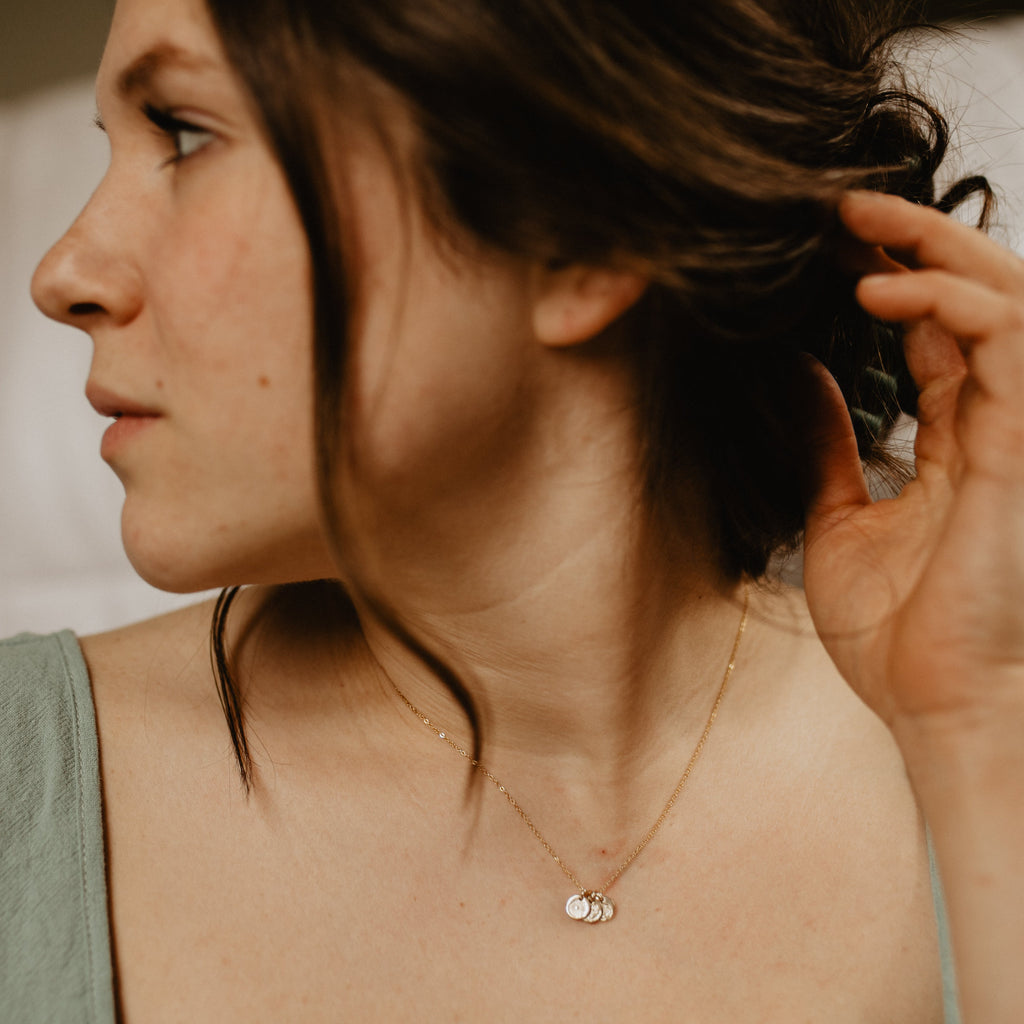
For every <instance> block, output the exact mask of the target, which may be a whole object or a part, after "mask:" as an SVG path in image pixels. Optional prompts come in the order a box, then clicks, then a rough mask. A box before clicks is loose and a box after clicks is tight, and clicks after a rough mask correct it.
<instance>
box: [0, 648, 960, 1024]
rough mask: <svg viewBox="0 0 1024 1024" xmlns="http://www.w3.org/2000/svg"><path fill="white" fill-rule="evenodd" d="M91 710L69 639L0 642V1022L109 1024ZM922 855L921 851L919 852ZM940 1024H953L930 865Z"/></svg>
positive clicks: (110, 983) (944, 941) (111, 1010)
mask: <svg viewBox="0 0 1024 1024" xmlns="http://www.w3.org/2000/svg"><path fill="white" fill-rule="evenodd" d="M100 794H101V790H100V774H99V744H98V739H97V735H96V713H95V710H94V708H93V703H92V690H91V687H90V684H89V673H88V670H87V669H86V666H85V661H84V659H83V658H82V652H81V650H80V648H79V646H78V642H77V640H76V639H75V637H74V634H72V633H69V632H63V633H56V634H54V635H52V636H45V637H40V636H30V635H28V634H23V635H21V636H18V637H15V638H14V639H13V640H6V641H0V1021H2V1022H3V1024H115V1020H116V1013H115V1000H114V971H113V966H112V960H111V944H110V919H109V914H108V906H107V880H106V866H105V860H104V844H103V809H102V802H101V795H100ZM929 852H930V851H929ZM932 889H933V892H934V893H935V905H936V914H937V917H938V922H939V943H940V947H941V952H942V976H943V990H944V996H945V1005H946V1017H945V1020H946V1024H959V1022H960V1015H959V1012H958V1010H957V1006H956V990H955V986H954V980H953V965H952V959H951V957H950V952H949V935H948V929H947V927H946V916H945V909H944V906H943V902H942V891H941V888H940V886H939V884H938V875H937V873H936V872H935V865H934V861H933V862H932Z"/></svg>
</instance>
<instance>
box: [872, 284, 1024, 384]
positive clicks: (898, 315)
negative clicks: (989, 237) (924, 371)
mask: <svg viewBox="0 0 1024 1024" xmlns="http://www.w3.org/2000/svg"><path fill="white" fill-rule="evenodd" d="M857 299H858V301H859V302H860V304H861V305H862V306H863V307H864V308H865V309H866V310H867V311H868V312H869V313H873V314H874V315H875V316H877V317H880V318H881V319H883V320H898V321H903V322H907V321H918V320H925V319H933V320H934V321H935V322H936V323H937V324H938V325H939V326H940V327H943V328H945V329H946V330H947V331H949V332H950V333H951V334H952V335H953V336H954V337H955V339H956V342H957V344H958V346H959V348H960V351H961V352H962V353H963V354H964V356H965V357H966V358H967V359H968V361H969V365H970V369H971V370H972V372H975V371H976V369H977V367H976V366H975V363H974V359H975V354H974V350H975V349H976V348H984V349H986V350H988V358H987V362H986V365H987V366H989V367H991V368H992V370H993V371H994V373H995V374H1009V375H1010V376H1009V379H1006V380H1003V381H1000V380H998V379H996V377H995V376H993V377H992V379H991V380H989V379H988V377H989V374H986V375H985V377H984V378H983V379H982V383H983V384H984V385H986V386H989V385H991V386H992V387H993V388H994V389H995V391H997V392H999V391H1003V390H1005V386H1006V385H1011V386H1013V387H1014V388H1017V389H1018V390H1017V391H1016V393H1017V394H1018V395H1020V394H1022V393H1024V392H1021V391H1020V390H1019V388H1020V386H1021V384H1022V382H1024V301H1021V300H1020V299H1015V298H1010V297H1007V296H1005V295H1003V294H1002V293H1000V292H996V291H993V290H992V289H991V288H989V287H987V286H985V285H982V284H978V283H977V282H976V281H972V280H967V279H965V278H962V277H958V276H955V275H953V274H950V273H947V272H946V271H944V270H918V271H914V272H912V273H910V274H871V275H869V276H868V277H862V278H861V279H860V281H859V282H858V284H857ZM942 361H943V362H944V361H945V359H943V360H942Z"/></svg>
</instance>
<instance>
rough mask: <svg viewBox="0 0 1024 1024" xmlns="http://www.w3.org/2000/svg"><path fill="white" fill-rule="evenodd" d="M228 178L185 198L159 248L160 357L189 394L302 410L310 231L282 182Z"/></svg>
mask: <svg viewBox="0 0 1024 1024" xmlns="http://www.w3.org/2000/svg"><path fill="white" fill-rule="evenodd" d="M224 177H226V178H227V180H228V181H229V182H231V184H232V185H233V186H234V187H232V188H231V189H230V190H227V189H222V190H219V191H217V192H214V193H213V194H210V195H206V196H205V197H204V201H203V202H202V203H195V202H193V203H191V204H189V203H185V202H183V203H182V209H183V210H186V211H187V213H183V214H182V215H181V216H180V217H178V218H177V219H175V220H173V221H172V224H173V230H172V231H171V232H170V233H169V234H168V235H167V236H166V237H165V238H164V239H163V240H162V243H161V245H160V246H159V247H158V248H157V251H156V252H155V253H154V258H153V263H152V265H153V267H154V275H153V277H152V278H151V280H152V281H153V285H152V294H153V303H152V309H153V312H154V316H155V317H156V318H157V324H156V336H157V340H158V343H159V344H160V345H161V346H162V347H163V349H164V351H163V353H162V356H163V359H162V360H161V362H163V363H164V364H165V365H166V367H167V372H168V374H169V376H170V377H171V379H172V380H176V382H177V385H178V388H179V389H180V390H181V392H182V393H183V394H184V393H192V392H195V393H197V394H201V393H204V392H205V393H206V397H207V398H208V399H209V400H211V401H215V402H216V403H217V404H219V405H223V406H227V405H228V404H229V403H228V402H227V399H228V397H229V396H237V397H238V398H239V399H241V398H243V396H248V397H247V399H246V400H247V402H249V403H251V404H252V405H254V406H255V407H257V408H261V407H266V406H268V404H272V405H275V406H279V405H280V404H281V403H282V402H284V403H285V404H286V405H287V406H288V411H289V414H290V415H294V413H295V410H296V408H297V405H298V404H301V405H302V406H304V407H307V408H308V405H309V402H310V400H311V396H310V388H309V365H310V338H311V317H310V301H309V277H310V274H309V257H308V252H307V247H306V241H305V236H304V234H303V232H302V230H301V227H300V225H299V222H298V218H297V216H296V215H295V213H294V210H293V207H292V204H291V201H290V198H289V197H288V195H287V192H286V191H285V189H284V185H283V182H280V181H279V180H277V179H276V178H274V177H270V180H266V177H264V179H263V180H255V181H245V180H243V181H241V182H239V181H237V179H233V178H232V177H231V176H230V175H224ZM264 411H265V410H264Z"/></svg>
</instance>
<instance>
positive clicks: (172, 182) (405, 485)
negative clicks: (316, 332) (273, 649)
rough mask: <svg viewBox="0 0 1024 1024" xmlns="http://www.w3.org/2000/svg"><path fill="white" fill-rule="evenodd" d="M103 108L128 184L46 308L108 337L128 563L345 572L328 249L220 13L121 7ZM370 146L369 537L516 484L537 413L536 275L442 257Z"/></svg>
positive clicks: (98, 387)
mask: <svg viewBox="0 0 1024 1024" xmlns="http://www.w3.org/2000/svg"><path fill="white" fill-rule="evenodd" d="M97 104H98V109H99V115H100V119H101V121H102V125H103V127H104V128H105V130H106V132H107V134H108V136H109V141H110V146H111V161H110V166H109V169H108V172H107V174H106V176H105V177H104V179H103V181H102V183H101V184H100V186H99V187H98V189H97V191H96V192H95V194H94V195H93V197H92V199H91V200H90V202H89V204H88V205H87V206H86V208H85V210H84V211H83V212H82V214H81V215H80V217H79V218H78V220H77V221H76V222H75V223H74V224H73V225H72V227H71V228H70V229H69V230H68V232H67V234H66V235H65V236H64V238H62V239H61V240H60V241H59V242H58V243H57V245H56V246H55V247H54V248H53V249H52V250H51V252H50V253H49V254H48V255H47V257H46V258H45V259H44V261H43V263H42V264H41V265H40V267H39V270H38V271H37V273H36V277H35V279H34V282H33V293H34V296H35V298H36V301H37V303H38V304H39V305H40V307H41V308H42V309H43V311H44V312H46V313H47V314H48V315H50V316H52V317H55V318H57V319H61V320H63V321H65V322H68V323H71V324H73V325H75V326H78V327H81V328H83V329H85V330H86V331H88V333H89V334H90V336H91V338H92V341H93V345H94V354H93V361H92V368H91V372H90V375H89V382H88V387H87V392H88V394H89V397H90V400H91V401H92V403H93V405H94V406H95V407H96V408H97V410H98V411H99V412H100V413H101V414H103V415H109V416H114V417H117V419H116V420H115V421H114V425H113V426H112V428H111V429H110V430H109V431H108V432H107V434H106V435H105V438H104V443H103V449H102V454H103V457H104V459H105V460H106V461H107V462H108V463H109V464H110V466H111V467H112V468H113V470H114V471H115V472H116V473H117V475H118V477H119V478H120V479H121V481H122V483H123V484H124V488H125V504H124V511H123V517H122V532H123V537H124V542H125V546H126V549H127V551H128V554H129V556H130V558H131V559H132V561H133V563H134V565H135V566H136V568H137V569H138V570H139V572H140V573H141V575H143V576H144V577H145V578H146V579H148V580H149V581H150V582H152V583H154V584H156V585H158V586H161V587H164V588H166V589H172V590H183V591H184V590H195V589H201V588H206V587H212V586H221V585H226V584H229V583H240V582H285V581H290V580H296V579H303V578H316V577H321V576H324V575H329V574H331V573H332V570H333V567H332V566H331V563H330V559H329V557H328V554H327V550H326V546H325V544H324V542H323V540H322V531H321V527H320V513H319V503H318V500H317V495H316V486H315V477H314V470H313V465H314V448H313V441H312V436H313V435H312V429H313V424H312V419H313V417H312V407H313V384H312V380H311V371H310V365H311V352H310V346H311V341H310V339H311V317H310V298H309V280H310V258H309V253H308V248H307V244H306V239H305V235H304V233H303V231H302V228H301V225H300V223H299V219H298V217H297V214H296V211H295V208H294V205H293V202H292V198H291V195H290V193H289V191H288V188H287V185H286V182H285V180H284V178H283V175H282V173H281V171H280V168H279V166H278V164H277V163H276V161H275V160H274V158H273V157H272V155H271V153H270V151H269V149H268V147H267V145H266V144H265V142H264V140H263V137H262V135H261V132H260V128H259V125H258V123H257V120H256V118H255V116H254V114H253V112H252V111H251V109H250V107H249V105H248V102H247V97H246V95H245V93H244V91H243V89H242V87H241V86H240V84H239V83H238V81H237V79H236V78H235V76H234V74H233V71H232V69H231V68H230V66H229V65H228V64H227V62H226V60H225V58H224V55H223V53H222V51H221V47H220V43H219V40H218V38H217V35H216V33H215V31H214V29H213V27H212V25H211V23H210V20H209V16H208V14H207V12H206V9H205V7H204V6H203V4H202V3H201V0H118V4H117V9H116V13H115V16H114V21H113V25H112V28H111V33H110V37H109V40H108V44H107V49H106V51H105V54H104V58H103V62H102V65H101V69H100V73H99V77H98V81H97ZM371 135H372V133H369V132H363V133H361V135H360V136H359V138H356V137H355V136H354V135H353V136H350V137H346V138H345V139H344V140H343V141H344V143H345V145H346V153H345V174H346V180H347V186H348V187H347V188H346V190H345V194H346V196H347V197H350V199H351V204H352V209H351V210H347V211H346V227H347V230H348V231H349V233H350V235H351V238H352V241H353V243H354V251H355V253H356V261H357V263H358V273H357V278H358V290H359V302H358V306H359V315H358V317H357V324H356V327H355V329H354V333H355V334H356V337H355V340H354V342H353V347H354V356H353V358H352V359H351V360H350V362H351V371H350V372H351V373H352V374H353V376H352V380H351V381H350V382H349V383H350V385H351V391H352V394H353V402H352V408H353V410H354V411H353V415H352V418H351V427H350V429H351V432H352V434H353V435H354V437H355V438H357V439H358V441H357V443H356V442H354V445H355V449H356V450H357V454H358V456H359V457H358V458H357V459H356V460H354V464H357V465H358V466H359V467H360V469H359V471H358V473H355V472H354V475H353V473H349V474H348V476H347V479H346V480H345V481H343V483H342V486H344V487H345V488H346V489H347V493H345V494H343V496H342V497H343V499H344V500H346V501H348V503H349V505H350V506H351V507H352V508H354V509H356V510H357V514H356V520H359V521H361V522H362V523H363V524H364V525H365V524H366V523H368V522H371V521H372V520H373V516H374V503H375V502H376V501H377V497H376V495H381V496H383V497H382V498H381V500H387V501H391V502H397V503H399V504H402V503H407V502H408V501H416V500H418V497H417V495H418V493H419V491H418V490H417V489H424V488H428V487H430V486H433V485H434V484H435V483H436V482H437V480H438V478H439V477H441V478H443V477H444V476H445V475H446V474H454V475H455V476H456V477H458V475H459V474H461V473H465V472H469V471H471V470H472V468H473V464H474V462H476V463H480V464H488V465H492V464H493V454H494V446H495V445H496V444H500V443H501V442H502V441H503V440H507V438H506V437H505V436H504V434H505V433H506V432H509V431H511V428H512V425H513V424H512V420H513V419H514V418H515V413H516V410H515V409H514V408H513V405H514V404H515V403H516V402H518V401H521V398H520V397H517V392H516V387H515V382H516V380H518V379H519V378H521V377H522V375H523V373H524V361H525V355H524V346H523V339H524V337H525V336H526V335H527V334H528V310H527V308H526V306H527V303H526V297H527V293H528V288H529V275H528V273H527V271H526V270H525V269H523V268H519V267H511V266H509V265H507V264H506V265H503V266H499V265H497V263H496V262H493V261H491V262H488V263H487V264H486V266H483V265H481V266H477V264H476V263H469V262H468V261H462V262H463V263H464V264H465V265H459V262H460V261H459V260H458V259H456V258H455V257H454V256H451V255H450V254H446V255H445V256H444V257H442V256H441V255H440V253H439V252H438V249H437V247H436V245H435V244H434V243H433V241H432V240H431V238H430V237H429V235H428V233H427V232H426V231H425V229H424V226H423V224H422V222H421V219H420V217H419V215H418V208H415V209H413V210H412V216H411V217H408V216H406V215H405V214H406V213H408V209H405V210H403V204H402V203H401V202H400V201H399V191H398V188H399V186H398V185H397V184H396V182H395V178H394V175H392V174H391V173H390V172H389V170H388V167H389V165H388V163H387V161H386V159H385V157H384V156H383V154H382V153H380V152H379V151H377V150H375V149H374V147H373V145H371V144H370V143H369V142H368V141H366V140H368V139H369V138H370V137H371ZM360 139H363V141H364V142H365V144H362V143H361V142H360ZM406 206H407V207H415V204H406ZM453 447H454V449H456V450H454V451H453ZM360 474H361V475H360ZM424 493H426V491H424ZM360 517H361V518H360ZM356 525H357V526H358V522H357V524H356Z"/></svg>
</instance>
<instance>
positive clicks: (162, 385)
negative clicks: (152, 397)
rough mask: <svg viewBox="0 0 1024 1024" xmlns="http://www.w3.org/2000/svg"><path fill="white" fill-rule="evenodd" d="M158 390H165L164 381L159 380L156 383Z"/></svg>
mask: <svg viewBox="0 0 1024 1024" xmlns="http://www.w3.org/2000/svg"><path fill="white" fill-rule="evenodd" d="M156 389H157V391H163V389H164V382H163V381H162V380H158V381H157V382H156Z"/></svg>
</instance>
